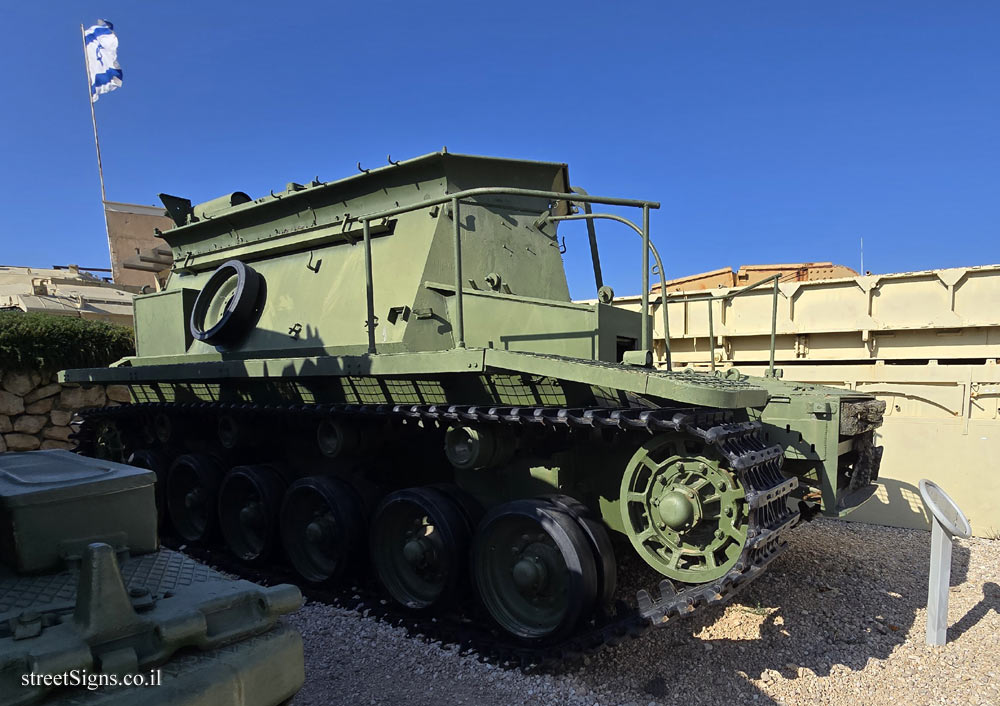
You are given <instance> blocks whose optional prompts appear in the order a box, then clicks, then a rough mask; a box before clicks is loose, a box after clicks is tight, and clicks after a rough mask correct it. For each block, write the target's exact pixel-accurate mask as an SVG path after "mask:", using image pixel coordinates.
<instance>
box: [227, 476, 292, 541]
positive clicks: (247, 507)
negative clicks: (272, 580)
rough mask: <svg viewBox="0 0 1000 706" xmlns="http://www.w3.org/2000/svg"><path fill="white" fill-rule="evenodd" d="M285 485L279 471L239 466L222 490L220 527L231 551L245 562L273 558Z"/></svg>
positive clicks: (228, 477)
mask: <svg viewBox="0 0 1000 706" xmlns="http://www.w3.org/2000/svg"><path fill="white" fill-rule="evenodd" d="M286 485H287V484H286V483H285V480H284V478H282V476H281V474H280V473H279V472H278V470H277V469H275V468H273V467H271V466H267V465H261V466H237V467H236V468H234V469H233V470H231V471H230V472H229V473H228V474H227V475H226V477H225V478H224V479H223V481H222V486H221V487H220V488H219V527H220V528H221V529H222V536H223V537H224V538H225V540H226V544H227V545H228V546H229V549H230V550H231V551H232V552H233V554H235V555H236V556H237V557H239V558H240V559H242V560H243V561H258V560H260V559H264V558H266V557H267V556H268V555H270V553H271V551H272V550H273V548H274V545H275V544H276V543H277V541H278V512H279V511H280V510H281V500H282V498H283V496H284V494H285V487H286Z"/></svg>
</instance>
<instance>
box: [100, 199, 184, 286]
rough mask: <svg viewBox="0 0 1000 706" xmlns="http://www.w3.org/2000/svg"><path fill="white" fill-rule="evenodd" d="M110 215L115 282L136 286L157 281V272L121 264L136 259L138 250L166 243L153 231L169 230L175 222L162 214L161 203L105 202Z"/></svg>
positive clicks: (152, 283) (109, 233) (110, 239)
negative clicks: (144, 204)
mask: <svg viewBox="0 0 1000 706" xmlns="http://www.w3.org/2000/svg"><path fill="white" fill-rule="evenodd" d="M104 206H105V213H106V215H107V218H108V239H109V241H110V246H111V272H112V278H113V279H114V281H115V284H123V285H132V286H137V287H143V286H147V285H149V286H152V285H154V284H155V273H154V272H143V271H140V270H131V269H127V268H125V267H122V265H123V263H124V262H125V261H126V260H135V259H136V258H137V257H138V255H139V252H140V251H142V252H149V251H151V250H153V248H155V247H157V246H163V245H165V242H164V241H163V240H161V239H160V238H157V237H156V236H155V235H154V234H153V229H154V228H159V229H160V230H167V229H168V228H173V227H174V222H173V221H172V220H170V219H169V218H167V217H166V216H164V215H163V212H164V209H163V207H162V206H141V205H137V204H126V203H116V202H113V201H108V202H105V205H104Z"/></svg>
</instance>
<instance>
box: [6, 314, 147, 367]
mask: <svg viewBox="0 0 1000 706" xmlns="http://www.w3.org/2000/svg"><path fill="white" fill-rule="evenodd" d="M134 354H135V337H134V335H133V333H132V329H131V328H128V327H126V326H119V325H118V324H109V323H105V322H103V321H87V320H85V319H78V318H75V317H69V316H53V315H51V314H24V313H19V312H16V311H0V370H45V371H50V372H54V371H56V370H64V369H66V368H94V367H104V366H106V365H108V364H110V363H113V362H114V361H116V360H118V359H119V358H122V357H124V356H127V355H134Z"/></svg>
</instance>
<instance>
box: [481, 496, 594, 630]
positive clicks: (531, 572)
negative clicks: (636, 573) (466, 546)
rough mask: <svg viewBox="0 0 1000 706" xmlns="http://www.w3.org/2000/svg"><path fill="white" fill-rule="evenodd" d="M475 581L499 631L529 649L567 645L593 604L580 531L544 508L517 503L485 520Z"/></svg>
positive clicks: (589, 564)
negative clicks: (558, 642) (566, 639)
mask: <svg viewBox="0 0 1000 706" xmlns="http://www.w3.org/2000/svg"><path fill="white" fill-rule="evenodd" d="M473 545H474V546H473V555H472V564H473V577H474V579H475V582H476V588H477V589H478V591H479V596H480V598H481V599H482V601H483V605H485V606H486V609H487V610H488V611H489V612H490V615H492V616H493V618H494V620H496V621H497V623H498V624H499V625H500V627H501V628H503V629H504V630H506V631H507V632H509V633H510V634H512V635H515V636H517V637H519V638H522V639H525V640H532V641H542V640H546V641H548V640H553V641H554V640H558V639H559V638H562V637H565V636H566V635H568V634H569V633H570V632H572V630H573V628H574V627H575V626H576V625H577V623H578V622H579V621H580V620H581V619H586V618H589V617H590V614H591V611H592V610H593V608H594V604H595V603H596V600H597V593H598V578H597V568H596V566H595V564H594V555H593V552H592V551H591V549H590V546H589V544H588V541H587V537H586V535H585V533H584V532H583V530H582V529H581V528H580V525H579V524H577V522H576V521H575V520H574V519H573V517H572V516H571V515H570V514H569V513H567V512H566V511H564V510H561V509H559V508H557V507H555V506H554V505H552V504H550V503H549V502H547V501H544V500H515V501H513V502H509V503H505V504H503V505H499V506H497V507H495V508H493V510H491V511H490V512H489V513H487V515H486V517H484V518H483V521H482V522H481V523H480V525H479V529H478V531H477V533H476V537H475V539H474V540H473Z"/></svg>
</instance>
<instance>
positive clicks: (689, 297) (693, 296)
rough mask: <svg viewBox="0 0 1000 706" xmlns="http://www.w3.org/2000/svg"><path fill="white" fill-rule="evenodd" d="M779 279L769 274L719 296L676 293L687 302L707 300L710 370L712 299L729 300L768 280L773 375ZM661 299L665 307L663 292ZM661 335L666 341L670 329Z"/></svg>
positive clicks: (712, 345) (771, 374)
mask: <svg viewBox="0 0 1000 706" xmlns="http://www.w3.org/2000/svg"><path fill="white" fill-rule="evenodd" d="M780 280H781V275H771V276H770V277H767V278H765V279H762V280H760V281H758V282H754V283H753V284H748V285H747V286H745V287H740V288H739V289H737V290H734V291H731V292H726V293H725V294H722V295H720V296H715V295H714V294H707V295H705V294H701V293H700V292H695V293H686V292H685V293H683V294H680V295H678V296H677V297H676V298H677V299H681V300H683V301H684V302H685V303H687V302H701V301H705V302H708V340H709V349H710V355H711V361H710V362H711V364H712V371H713V372H714V371H715V324H714V321H713V314H712V302H714V301H722V302H725V301H729V300H730V299H735V298H736V297H738V296H740V295H741V294H746V293H747V292H749V291H750V290H752V289H756V288H757V287H759V286H761V285H762V284H767V283H768V282H773V283H774V284H773V286H774V289H773V293H772V298H771V350H770V363H769V365H768V375H769V376H770V377H774V350H775V339H776V334H777V329H778V282H779V281H780ZM661 286H662V285H661ZM661 301H662V302H663V304H662V306H663V307H666V306H667V298H666V295H665V294H664V296H663V297H662V299H661ZM663 335H664V338H666V339H667V340H668V341H669V340H670V331H669V330H664V332H663Z"/></svg>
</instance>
